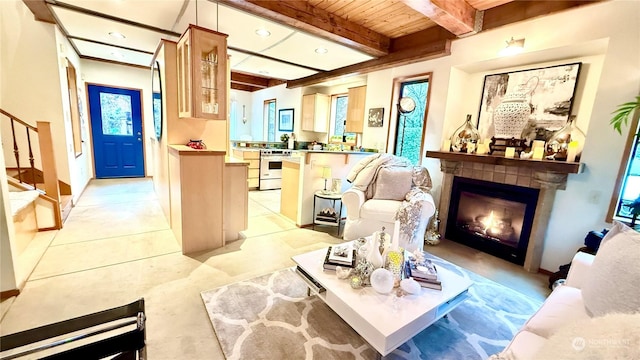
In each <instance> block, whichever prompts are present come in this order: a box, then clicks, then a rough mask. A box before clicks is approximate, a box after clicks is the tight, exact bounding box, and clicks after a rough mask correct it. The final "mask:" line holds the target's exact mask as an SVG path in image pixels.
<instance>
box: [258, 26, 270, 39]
mask: <svg viewBox="0 0 640 360" xmlns="http://www.w3.org/2000/svg"><path fill="white" fill-rule="evenodd" d="M256 35H258V36H260V37H267V36H269V35H271V32H270V31H269V30H267V29H264V28H260V29H257V30H256Z"/></svg>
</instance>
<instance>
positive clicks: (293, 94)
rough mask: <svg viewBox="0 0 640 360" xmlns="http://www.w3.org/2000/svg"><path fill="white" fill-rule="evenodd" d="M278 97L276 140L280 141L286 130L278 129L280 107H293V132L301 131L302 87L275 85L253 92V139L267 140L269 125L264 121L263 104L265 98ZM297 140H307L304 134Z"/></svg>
mask: <svg viewBox="0 0 640 360" xmlns="http://www.w3.org/2000/svg"><path fill="white" fill-rule="evenodd" d="M271 99H276V137H275V141H280V135H282V134H284V132H280V131H278V111H279V110H280V109H291V108H293V132H294V133H296V135H297V134H300V133H301V130H300V121H301V120H300V119H301V116H300V115H301V112H300V111H301V107H302V92H301V89H300V88H295V89H287V87H286V85H285V84H282V85H278V86H273V87H270V88H266V89H263V90H258V91H254V92H253V93H252V100H251V104H252V109H251V114H252V119H251V136H252V137H253V140H263V141H266V140H267V127H266V126H265V124H264V122H263V120H262V119H263V112H264V111H263V106H264V102H265V100H271ZM297 140H300V141H307V140H306V137H305V136H304V135H302V136H301V138H298V139H297Z"/></svg>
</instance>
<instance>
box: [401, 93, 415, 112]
mask: <svg viewBox="0 0 640 360" xmlns="http://www.w3.org/2000/svg"><path fill="white" fill-rule="evenodd" d="M415 109H416V102H415V101H414V100H413V99H412V98H410V97H408V96H405V97H401V98H400V101H398V111H399V112H400V113H402V114H408V113H410V112H412V111H413V110H415Z"/></svg>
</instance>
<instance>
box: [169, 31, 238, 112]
mask: <svg viewBox="0 0 640 360" xmlns="http://www.w3.org/2000/svg"><path fill="white" fill-rule="evenodd" d="M227 36H228V35H226V34H222V33H219V32H217V31H213V30H209V29H205V28H202V27H199V26H196V25H189V28H187V31H185V32H184V34H182V37H181V38H180V40H179V41H178V54H177V57H178V115H179V117H180V118H196V119H210V120H226V119H227V82H228V81H229V79H228V76H227Z"/></svg>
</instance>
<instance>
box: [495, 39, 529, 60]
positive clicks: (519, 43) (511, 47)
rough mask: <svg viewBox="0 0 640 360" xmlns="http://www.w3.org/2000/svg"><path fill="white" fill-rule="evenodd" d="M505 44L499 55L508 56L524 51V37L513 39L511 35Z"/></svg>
mask: <svg viewBox="0 0 640 360" xmlns="http://www.w3.org/2000/svg"><path fill="white" fill-rule="evenodd" d="M506 43H507V46H506V47H505V48H504V49H502V50H500V55H501V56H510V55H515V54H520V53H521V52H523V51H524V38H522V39H514V38H513V37H511V40H508V41H506Z"/></svg>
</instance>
